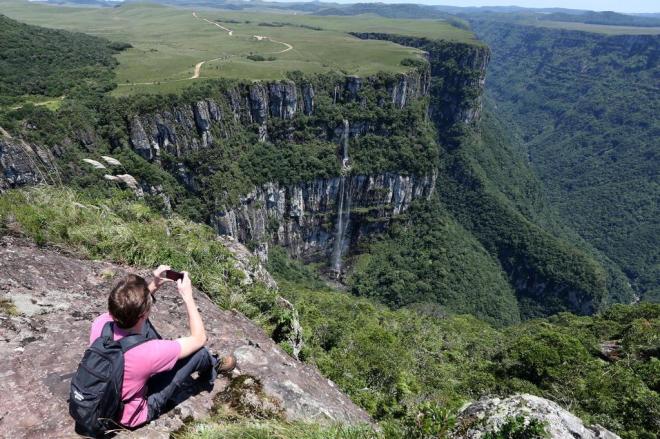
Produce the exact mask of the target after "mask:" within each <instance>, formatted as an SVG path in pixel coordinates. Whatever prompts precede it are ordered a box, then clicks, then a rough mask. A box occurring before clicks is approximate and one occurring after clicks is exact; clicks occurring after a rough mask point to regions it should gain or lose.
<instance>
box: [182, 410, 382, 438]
mask: <svg viewBox="0 0 660 439" xmlns="http://www.w3.org/2000/svg"><path fill="white" fill-rule="evenodd" d="M173 437H174V438H175V439H379V438H383V436H382V435H381V434H379V433H376V432H375V431H374V430H373V429H372V428H370V427H369V426H362V427H348V426H343V425H329V426H323V425H320V424H312V423H309V422H287V421H282V420H277V419H271V420H264V419H259V420H255V419H251V418H246V417H242V416H238V415H235V414H230V413H229V412H227V413H224V412H223V413H220V414H216V415H214V416H212V417H211V418H208V419H205V420H203V421H202V422H197V423H194V424H190V425H187V426H186V427H185V428H184V429H183V431H180V432H179V433H176V434H174V435H173Z"/></svg>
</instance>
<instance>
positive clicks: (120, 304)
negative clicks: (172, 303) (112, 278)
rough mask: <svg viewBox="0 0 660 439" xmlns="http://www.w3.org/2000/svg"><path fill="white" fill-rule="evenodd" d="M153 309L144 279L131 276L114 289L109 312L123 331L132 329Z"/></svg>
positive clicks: (109, 301) (109, 302)
mask: <svg viewBox="0 0 660 439" xmlns="http://www.w3.org/2000/svg"><path fill="white" fill-rule="evenodd" d="M149 309H151V294H149V287H148V285H147V281H146V280H144V278H143V277H141V276H137V275H135V274H129V275H127V276H126V277H124V278H123V279H122V280H120V281H119V282H118V283H117V285H115V287H114V288H113V289H112V292H111V293H110V297H109V298H108V311H110V315H112V318H113V319H114V321H115V322H116V323H117V325H118V326H119V327H120V328H122V329H128V328H132V327H133V326H135V325H136V323H137V322H138V320H140V317H141V316H142V315H144V313H146V312H147V311H149Z"/></svg>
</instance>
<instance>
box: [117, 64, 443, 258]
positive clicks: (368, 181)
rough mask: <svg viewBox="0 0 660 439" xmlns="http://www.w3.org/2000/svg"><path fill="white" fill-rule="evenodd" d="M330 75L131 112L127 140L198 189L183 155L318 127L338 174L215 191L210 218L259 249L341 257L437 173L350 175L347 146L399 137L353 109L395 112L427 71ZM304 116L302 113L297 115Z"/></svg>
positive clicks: (420, 193)
mask: <svg viewBox="0 0 660 439" xmlns="http://www.w3.org/2000/svg"><path fill="white" fill-rule="evenodd" d="M330 79H331V80H330V81H322V82H320V81H317V82H313V81H307V80H305V79H304V78H301V79H300V80H296V81H292V80H287V81H278V82H257V83H252V84H237V85H234V86H231V87H224V88H222V89H221V90H220V91H219V92H218V93H216V94H215V95H214V96H211V97H208V98H205V99H200V100H196V101H192V102H185V103H179V104H175V105H172V106H171V107H169V108H162V109H159V110H158V111H156V112H145V113H143V114H135V115H132V116H130V117H129V120H128V121H127V125H128V131H129V138H130V143H131V145H132V147H133V149H134V150H135V151H136V152H138V153H139V154H140V155H141V156H142V157H143V158H145V159H147V160H149V161H152V162H155V163H161V157H162V156H163V153H164V152H166V153H167V154H168V155H169V156H174V157H175V158H176V159H177V160H178V165H177V173H178V175H177V177H178V178H179V180H180V181H181V182H182V183H183V184H184V185H185V186H186V187H187V188H188V190H190V191H193V192H194V191H198V190H199V189H200V185H199V184H198V178H197V175H196V173H195V172H194V170H193V169H189V168H187V167H186V166H185V165H184V162H185V157H186V155H187V154H189V153H191V152H195V151H199V150H203V149H206V148H213V147H215V146H217V145H218V144H219V143H220V142H221V141H225V140H227V141H231V140H232V138H237V137H238V136H240V135H245V133H251V135H256V138H257V139H258V141H259V142H282V141H284V142H297V141H298V139H296V138H294V134H293V133H294V130H295V126H296V125H295V124H299V125H300V124H305V126H312V125H315V127H314V129H316V132H315V136H314V137H315V138H316V139H320V140H322V141H326V142H333V143H336V144H337V149H338V153H337V155H338V157H337V161H338V162H340V163H341V165H340V166H337V169H339V168H341V174H342V175H338V176H336V177H330V178H323V179H314V180H312V181H301V182H298V183H294V184H288V185H284V184H280V183H279V182H277V181H271V182H268V183H266V184H263V185H257V186H255V187H254V188H253V189H252V190H251V191H250V192H249V193H248V194H245V195H244V196H242V197H240V201H239V202H238V204H237V205H231V204H227V201H226V200H224V199H223V197H222V195H221V194H218V196H217V197H216V200H217V201H216V208H215V209H214V212H213V213H212V215H211V218H210V221H211V223H212V224H213V225H214V226H215V227H216V229H217V230H218V232H219V233H220V234H226V235H230V236H232V237H234V238H237V239H239V240H240V241H242V242H252V243H254V244H259V245H260V246H261V247H264V246H267V243H269V242H270V243H276V244H279V245H283V246H284V247H286V248H287V249H288V251H289V252H290V253H291V254H292V255H295V256H299V257H303V258H305V259H310V260H322V259H325V258H326V257H329V258H331V259H333V258H334V259H335V260H341V257H342V255H344V254H346V252H347V251H350V249H351V248H352V247H353V245H354V244H356V243H357V242H358V241H359V240H360V239H361V238H363V237H365V236H366V235H368V234H370V233H374V232H381V231H383V230H385V228H386V227H387V225H388V224H389V222H390V221H391V219H392V218H393V217H394V216H396V215H398V214H400V213H402V212H404V211H405V210H406V209H407V208H408V207H409V206H410V204H411V202H412V201H413V200H415V199H417V198H428V197H430V196H431V194H432V193H433V191H434V186H435V180H436V176H437V174H436V172H435V171H434V170H433V169H434V167H433V166H430V167H429V171H428V173H424V174H421V175H414V174H410V173H407V174H406V175H404V174H401V173H395V172H388V171H387V170H384V172H380V173H375V174H372V175H354V173H352V172H351V161H350V160H351V159H350V155H349V151H348V144H349V142H351V141H354V140H356V139H358V138H360V137H363V136H366V135H370V134H371V135H376V136H389V135H392V134H398V133H392V132H388V131H387V130H386V129H383V128H382V126H380V121H379V120H377V119H374V117H373V116H371V117H366V116H364V119H358V118H359V117H360V111H361V110H357V111H356V110H355V108H358V109H359V108H365V110H364V111H367V110H366V108H367V107H368V106H370V107H371V108H373V107H376V106H377V107H387V108H390V109H391V110H388V111H398V110H402V109H404V108H405V107H406V106H408V105H411V104H412V103H413V102H416V101H419V100H420V99H425V98H426V97H427V96H428V94H429V90H430V83H431V76H430V69H429V68H418V69H413V70H411V71H409V72H408V73H406V74H399V75H379V76H376V77H370V78H359V77H355V76H346V77H340V76H334V77H330ZM318 99H325V101H324V102H325V104H326V107H325V108H326V111H327V108H328V106H329V108H330V109H331V111H336V114H338V115H344V114H346V113H345V112H344V111H347V112H348V111H353V113H351V114H353V115H356V116H339V117H346V118H344V119H343V120H342V119H339V120H340V121H341V122H339V123H338V124H337V122H336V120H337V117H338V116H336V115H330V116H327V115H325V114H324V115H321V116H319V115H318V114H317V113H318V111H319V109H318V105H317V100H318ZM328 103H330V104H328ZM347 108H350V110H346V109H347ZM385 114H387V113H385ZM348 117H351V118H350V120H349V119H348ZM422 117H423V116H422ZM302 118H307V119H305V121H303V122H301V119H302ZM310 120H312V121H311V122H310ZM338 174H339V172H338ZM258 247H259V246H258ZM262 254H263V253H262ZM333 254H334V255H335V256H334V257H333V256H332V255H333ZM338 264H340V262H338Z"/></svg>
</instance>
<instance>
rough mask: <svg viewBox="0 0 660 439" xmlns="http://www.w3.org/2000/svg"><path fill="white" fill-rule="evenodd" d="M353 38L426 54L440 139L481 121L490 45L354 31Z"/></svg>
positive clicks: (435, 119) (434, 113)
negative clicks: (449, 131) (460, 125)
mask: <svg viewBox="0 0 660 439" xmlns="http://www.w3.org/2000/svg"><path fill="white" fill-rule="evenodd" d="M352 35H355V36H356V37H358V38H362V39H372V40H386V41H392V42H394V43H397V44H401V45H404V46H410V47H416V48H418V49H422V50H424V51H425V52H426V56H427V59H428V61H429V64H430V66H431V69H430V74H431V84H430V87H429V94H430V96H431V105H430V108H429V111H430V115H431V118H432V119H433V120H434V122H435V123H436V126H437V127H438V131H439V133H438V134H439V136H440V138H442V137H443V132H444V131H445V130H446V129H447V128H449V127H451V126H452V125H453V124H456V123H466V124H470V123H473V122H476V121H477V120H478V119H479V117H480V115H481V108H482V103H481V96H482V94H483V88H484V85H485V80H486V67H487V65H488V62H489V60H490V50H489V49H488V47H487V46H484V45H480V44H469V43H458V42H452V41H442V40H430V39H428V38H421V37H410V36H406V35H396V34H386V33H377V32H353V33H352Z"/></svg>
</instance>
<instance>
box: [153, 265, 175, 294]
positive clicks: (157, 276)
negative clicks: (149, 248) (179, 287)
mask: <svg viewBox="0 0 660 439" xmlns="http://www.w3.org/2000/svg"><path fill="white" fill-rule="evenodd" d="M166 270H171V268H170V266H169V265H159V266H158V268H156V269H155V270H154V271H153V275H154V277H153V279H151V282H149V286H148V287H149V292H150V293H155V292H156V290H157V289H158V288H160V287H161V286H162V285H163V284H164V283H165V282H172V281H171V280H169V279H166V278H164V277H162V276H163V273H165V271H166Z"/></svg>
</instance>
